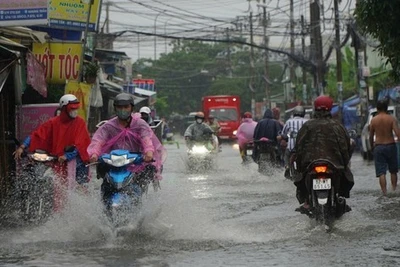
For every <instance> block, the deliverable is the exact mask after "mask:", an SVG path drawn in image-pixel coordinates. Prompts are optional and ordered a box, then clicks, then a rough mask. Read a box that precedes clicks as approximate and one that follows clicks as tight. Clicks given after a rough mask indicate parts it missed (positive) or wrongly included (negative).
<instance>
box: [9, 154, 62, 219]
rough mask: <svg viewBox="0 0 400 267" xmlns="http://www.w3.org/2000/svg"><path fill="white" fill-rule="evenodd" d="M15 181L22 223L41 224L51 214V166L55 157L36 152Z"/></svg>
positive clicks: (52, 196)
mask: <svg viewBox="0 0 400 267" xmlns="http://www.w3.org/2000/svg"><path fill="white" fill-rule="evenodd" d="M27 157H28V158H29V159H30V162H29V163H28V164H27V165H26V167H25V168H24V173H23V174H22V175H20V179H18V180H17V188H18V191H19V192H18V194H19V201H18V206H19V211H20V214H21V216H22V220H23V221H24V222H29V223H43V222H45V221H46V220H47V219H48V218H49V217H50V215H51V214H52V213H53V199H54V181H53V177H54V173H53V171H52V168H51V165H52V164H53V162H54V161H55V160H56V159H57V157H54V156H51V155H49V154H48V153H47V152H46V151H43V150H36V151H35V152H34V153H32V154H28V155H27Z"/></svg>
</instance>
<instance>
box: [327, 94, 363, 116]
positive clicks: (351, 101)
mask: <svg viewBox="0 0 400 267" xmlns="http://www.w3.org/2000/svg"><path fill="white" fill-rule="evenodd" d="M359 103H360V97H359V96H358V95H354V96H352V97H350V98H348V99H346V100H345V101H344V102H343V108H344V107H346V106H349V107H353V106H356V105H358V104H359ZM338 112H339V106H334V107H333V108H332V110H331V114H332V116H335V115H337V113H338Z"/></svg>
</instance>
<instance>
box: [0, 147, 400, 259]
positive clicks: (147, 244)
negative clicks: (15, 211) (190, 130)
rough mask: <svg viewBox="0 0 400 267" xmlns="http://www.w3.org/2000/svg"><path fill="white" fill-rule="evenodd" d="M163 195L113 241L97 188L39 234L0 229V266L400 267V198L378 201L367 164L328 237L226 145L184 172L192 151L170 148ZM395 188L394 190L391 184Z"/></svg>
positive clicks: (77, 197)
mask: <svg viewBox="0 0 400 267" xmlns="http://www.w3.org/2000/svg"><path fill="white" fill-rule="evenodd" d="M167 149H168V153H169V156H168V159H167V162H166V163H165V167H164V180H163V181H162V183H161V187H162V189H161V191H159V192H157V193H154V192H153V190H152V189H151V188H150V190H149V194H148V195H147V196H146V197H145V198H144V205H143V208H142V209H141V212H140V213H139V214H138V215H137V217H136V219H135V220H134V221H132V223H131V224H130V225H129V226H128V227H126V228H125V229H124V230H123V231H122V232H119V233H116V232H115V229H114V228H113V227H112V226H110V225H109V223H108V222H107V220H106V219H105V218H104V216H103V214H102V210H101V205H100V204H99V184H100V181H98V180H96V179H95V180H93V181H92V182H91V184H90V194H88V195H82V194H79V193H75V194H73V195H72V196H71V198H70V199H71V203H70V205H69V206H68V207H67V208H66V209H65V211H64V212H63V213H61V214H58V215H57V216H55V217H54V218H52V219H51V220H49V221H48V222H46V223H45V224H44V225H42V226H29V227H28V226H25V227H12V228H11V227H3V228H2V229H0V241H1V242H0V266H163V267H164V266H328V265H331V266H399V264H400V220H399V219H400V191H399V192H394V193H392V194H391V195H389V197H388V198H385V199H382V198H380V189H379V185H378V181H377V179H376V178H375V177H374V168H373V165H372V163H371V162H367V161H363V160H362V159H361V157H359V156H358V155H354V157H353V161H352V166H353V172H354V174H355V181H356V184H355V186H354V188H353V190H352V197H351V199H350V200H348V204H349V205H350V206H351V207H352V209H353V210H352V211H351V212H350V213H346V214H345V215H344V216H343V218H341V219H340V220H339V221H337V222H336V223H335V225H334V229H333V231H332V232H331V233H326V232H325V230H324V229H323V227H321V226H319V225H316V224H315V223H314V222H313V221H311V220H310V219H309V218H308V217H306V216H305V215H302V214H299V213H296V212H295V211H294V209H295V208H296V207H297V206H298V203H297V200H296V198H295V187H294V185H293V184H292V183H291V182H290V181H288V180H286V179H285V178H284V177H283V174H282V171H277V172H276V173H275V174H274V175H272V176H270V177H267V176H262V175H260V174H258V172H257V165H255V164H253V163H252V164H250V165H249V166H247V167H244V166H241V164H240V158H239V155H238V151H237V150H235V149H234V148H233V147H232V146H231V145H228V144H226V145H224V146H223V151H222V152H221V153H219V155H218V159H217V162H218V164H217V166H216V167H215V170H210V171H204V172H201V173H189V172H187V171H186V165H185V156H186V150H185V148H184V145H182V144H181V146H180V148H178V147H177V146H175V145H167ZM388 184H389V183H388Z"/></svg>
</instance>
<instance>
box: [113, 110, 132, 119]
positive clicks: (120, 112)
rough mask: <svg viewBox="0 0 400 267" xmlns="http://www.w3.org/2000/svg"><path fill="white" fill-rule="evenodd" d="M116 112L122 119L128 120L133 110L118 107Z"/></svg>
mask: <svg viewBox="0 0 400 267" xmlns="http://www.w3.org/2000/svg"><path fill="white" fill-rule="evenodd" d="M116 113H117V116H118V118H119V119H120V120H127V119H128V118H129V117H130V116H131V112H130V111H129V110H123V109H117V110H116Z"/></svg>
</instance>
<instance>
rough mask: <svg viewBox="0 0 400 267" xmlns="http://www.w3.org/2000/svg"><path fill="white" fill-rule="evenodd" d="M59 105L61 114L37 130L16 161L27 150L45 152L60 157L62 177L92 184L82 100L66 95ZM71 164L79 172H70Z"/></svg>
mask: <svg viewBox="0 0 400 267" xmlns="http://www.w3.org/2000/svg"><path fill="white" fill-rule="evenodd" d="M59 104H60V106H59V109H60V111H61V112H60V115H59V116H54V117H52V118H51V119H49V120H48V121H46V122H44V123H43V124H41V125H40V126H39V127H38V128H37V129H36V130H35V131H33V132H32V133H31V134H30V135H29V136H28V137H27V138H26V139H25V140H24V142H23V143H22V145H21V146H20V147H18V148H17V150H16V151H15V152H14V155H15V159H20V158H21V154H22V153H23V151H24V149H25V148H29V151H30V152H34V151H35V150H38V149H40V150H44V151H46V152H47V153H49V154H50V155H54V156H57V157H58V162H59V163H60V164H58V166H55V168H54V170H55V171H56V172H57V173H58V174H59V175H61V176H62V177H67V176H68V177H75V178H76V181H77V182H78V183H79V184H81V183H86V182H88V181H89V179H88V168H87V167H85V164H84V163H86V162H89V155H88V153H87V151H86V150H87V147H88V145H89V143H90V136H89V132H88V130H87V127H86V122H85V121H84V120H83V119H82V118H81V117H79V116H78V108H79V106H80V103H79V100H78V99H77V98H76V96H74V95H72V94H66V95H63V96H62V97H61V98H60V101H59ZM68 148H69V149H68ZM74 162H75V163H74ZM69 164H71V166H76V172H75V173H68V170H69V169H70V168H67V165H69ZM72 164H73V165H72ZM75 164H76V165H75ZM60 207H61V203H55V209H56V210H57V209H59V208H60Z"/></svg>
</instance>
